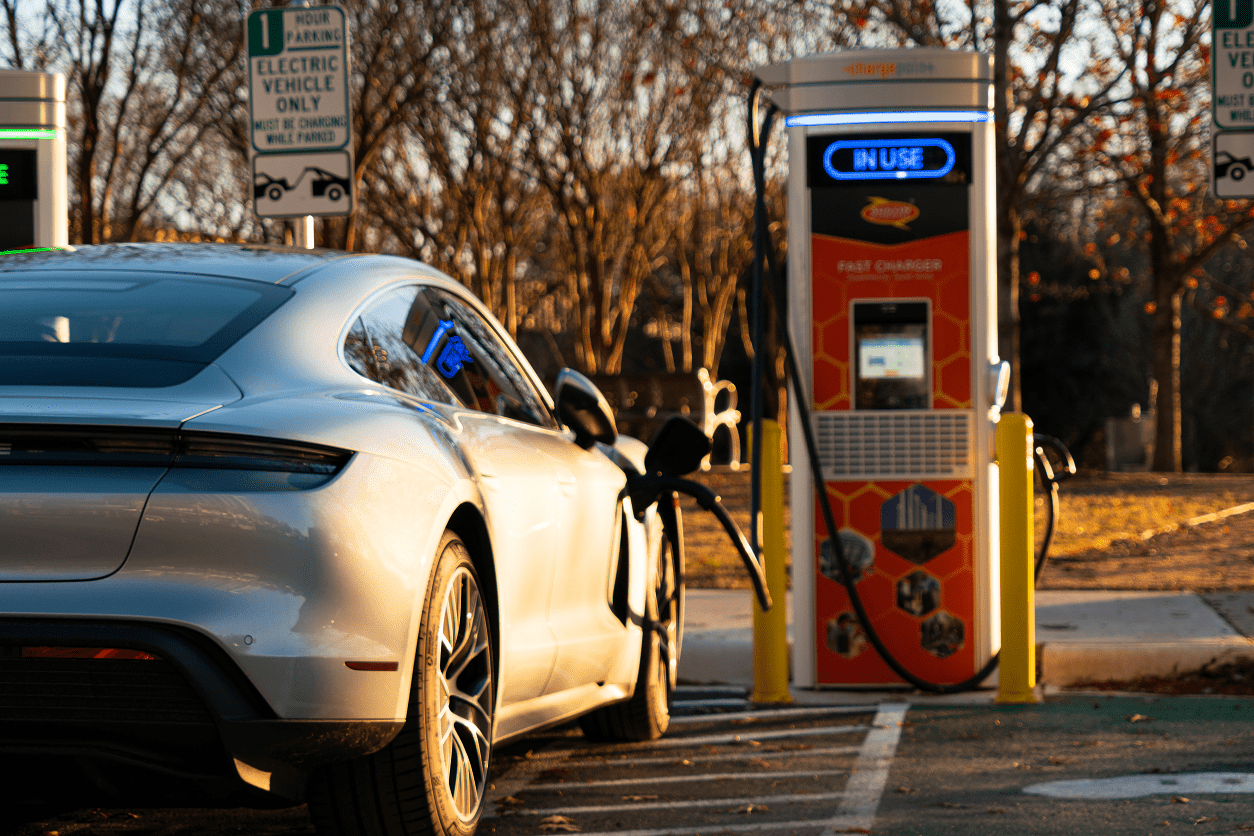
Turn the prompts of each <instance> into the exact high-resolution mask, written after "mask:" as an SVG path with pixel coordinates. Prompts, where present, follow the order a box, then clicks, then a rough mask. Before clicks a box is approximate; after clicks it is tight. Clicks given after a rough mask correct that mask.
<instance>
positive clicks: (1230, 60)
mask: <svg viewBox="0 0 1254 836" xmlns="http://www.w3.org/2000/svg"><path fill="white" fill-rule="evenodd" d="M1211 43H1212V44H1213V45H1214V47H1213V50H1212V52H1213V57H1212V60H1211V108H1212V109H1211V115H1212V118H1213V119H1214V122H1215V127H1216V128H1217V130H1215V131H1213V133H1212V137H1211V151H1212V154H1211V192H1212V193H1213V194H1214V195H1215V197H1218V198H1223V199H1227V200H1232V199H1239V198H1248V197H1254V178H1246V176H1245V175H1246V174H1248V173H1249V170H1250V168H1251V159H1252V158H1254V0H1216V2H1215V4H1214V9H1213V14H1212V16H1211Z"/></svg>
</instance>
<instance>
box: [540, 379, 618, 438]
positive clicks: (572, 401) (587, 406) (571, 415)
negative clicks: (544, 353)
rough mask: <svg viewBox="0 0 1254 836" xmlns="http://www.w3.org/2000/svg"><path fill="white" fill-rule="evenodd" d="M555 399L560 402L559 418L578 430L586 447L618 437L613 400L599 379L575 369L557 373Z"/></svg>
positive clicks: (578, 434)
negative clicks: (587, 376)
mask: <svg viewBox="0 0 1254 836" xmlns="http://www.w3.org/2000/svg"><path fill="white" fill-rule="evenodd" d="M553 400H554V401H555V402H556V403H557V417H558V419H560V420H561V422H562V423H563V424H565V425H566V426H568V427H570V428H571V430H573V431H574V433H575V443H576V444H578V445H579V446H580V447H582V448H584V449H585V450H587V449H589V448H590V447H592V445H593V444H596V443H597V442H598V441H599V442H601V443H602V444H613V443H614V439H616V438H618V426H617V425H616V424H615V423H614V413H613V412H612V411H611V410H610V405H609V402H608V401H606V400H605V396H604V395H602V394H601V390H600V389H598V388H597V387H596V384H595V383H593V382H592V381H591V380H588V378H586V377H584V376H583V375H581V374H580V373H579V372H577V371H575V370H574V369H562V370H561V371H560V372H558V373H557V382H556V384H554V386H553Z"/></svg>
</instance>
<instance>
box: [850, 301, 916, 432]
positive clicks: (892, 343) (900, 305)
mask: <svg viewBox="0 0 1254 836" xmlns="http://www.w3.org/2000/svg"><path fill="white" fill-rule="evenodd" d="M927 319H928V317H927V303H926V302H870V301H868V302H854V304H853V339H854V347H853V348H854V353H855V355H856V357H855V362H854V369H855V374H854V409H927V408H928V407H929V406H930V405H931V404H930V402H929V401H930V398H929V390H930V387H929V380H928V378H929V375H928V370H929V368H930V366H931V363H930V362H929V357H928V354H929V352H928V348H927Z"/></svg>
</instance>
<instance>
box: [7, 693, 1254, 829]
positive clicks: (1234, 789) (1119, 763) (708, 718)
mask: <svg viewBox="0 0 1254 836" xmlns="http://www.w3.org/2000/svg"><path fill="white" fill-rule="evenodd" d="M679 696H680V699H679V702H678V704H677V705H676V715H677V716H676V718H675V721H674V724H673V726H672V729H671V731H670V733H668V734H667V736H666V737H665V738H663V739H662V740H660V741H654V742H650V743H639V744H627V745H602V744H595V743H591V742H589V741H587V740H585V739H584V737H583V735H582V734H581V733H580V732H579V731H578V729H577V728H575V727H573V726H572V727H563V728H559V729H556V730H554V731H552V732H550V733H548V734H543V735H536V736H532V737H528V738H525V739H523V740H521V741H518V742H516V743H514V744H511V745H509V746H506V747H502V748H501V749H500V750H499V751H498V753H497V757H496V759H495V763H494V767H493V779H492V787H491V790H490V795H489V805H488V809H487V812H486V814H485V817H484V819H483V822H482V824H481V825H480V833H484V834H492V836H540V835H542V834H562V833H579V834H583V836H663V835H664V834H674V835H675V836H703V835H704V834H708V835H709V836H715V835H716V834H722V833H735V834H757V833H761V834H763V835H764V836H774V834H780V836H787V835H788V834H795V836H830V834H836V833H874V834H894V835H897V834H900V836H906V834H910V835H911V836H932V834H953V833H961V834H973V836H994V834H996V836H1017V834H1064V833H1068V834H1069V833H1076V834H1093V833H1102V834H1106V833H1110V834H1146V833H1148V834H1163V833H1172V832H1179V831H1180V830H1185V831H1187V832H1188V833H1190V834H1199V836H1200V835H1201V834H1236V833H1244V832H1254V804H1252V803H1251V802H1252V801H1254V723H1251V720H1252V719H1254V698H1219V697H1193V698H1181V697H1164V698H1158V697H1150V696H1131V695H1119V696H1109V695H1100V694H1075V695H1066V696H1055V697H1053V698H1051V700H1050V701H1049V702H1046V703H1043V704H1040V705H1025V706H995V705H989V704H987V702H984V703H983V704H959V705H955V704H939V703H936V702H929V701H928V700H927V698H919V697H910V698H909V699H911V700H914V702H913V703H912V704H909V705H907V704H906V703H905V702H887V701H886V702H881V703H874V702H870V701H868V702H866V703H864V704H845V705H812V704H807V705H794V706H786V707H772V708H758V709H756V710H755V709H753V708H752V707H751V706H750V705H749V704H748V703H747V702H746V701H745V700H744V698H743V692H741V691H739V690H737V689H734V688H723V689H699V688H688V689H683V690H682V691H681V693H680V695H679ZM903 699H904V697H903ZM70 806H72V805H67V804H66V803H65V800H64V799H62V800H61V803H59V804H58V803H57V799H56V798H55V792H52V793H50V794H49V795H48V797H47V798H45V799H44V802H43V803H42V804H41V805H40V806H33V805H30V804H23V803H19V802H18V800H17V799H10V803H9V804H8V805H7V812H8V815H6V816H5V819H7V821H5V823H4V824H3V825H0V833H3V834H5V836H54V835H55V836H62V834H70V833H77V834H83V836H93V834H102V836H103V834H127V836H135V835H137V834H142V836H157V835H158V834H160V835H161V836H175V835H176V834H177V836H224V834H258V836H288V834H302V836H309V835H310V834H312V832H313V831H312V828H310V826H309V824H308V821H307V819H306V818H305V817H304V810H303V808H299V807H298V808H292V809H288V810H276V811H248V810H140V809H136V810H114V809H102V808H91V809H78V810H74V809H67V808H68V807H70Z"/></svg>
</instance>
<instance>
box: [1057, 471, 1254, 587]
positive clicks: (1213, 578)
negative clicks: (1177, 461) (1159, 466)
mask: <svg viewBox="0 0 1254 836" xmlns="http://www.w3.org/2000/svg"><path fill="white" fill-rule="evenodd" d="M1060 492H1062V493H1064V494H1067V493H1070V494H1071V496H1072V497H1076V496H1077V495H1084V494H1088V495H1115V496H1124V497H1126V498H1127V501H1128V502H1140V501H1144V500H1145V498H1146V497H1149V496H1153V495H1154V494H1155V493H1159V492H1162V493H1164V494H1168V495H1171V496H1173V497H1181V498H1189V499H1192V500H1194V501H1195V502H1196V503H1197V504H1198V505H1200V506H1201V507H1203V508H1207V509H1208V510H1212V511H1222V510H1224V509H1225V508H1233V507H1234V506H1236V505H1240V504H1244V503H1247V502H1250V501H1251V500H1254V476H1245V475H1242V476H1239V477H1237V476H1226V475H1212V474H1179V475H1162V474H1115V475H1094V476H1088V477H1083V478H1078V479H1076V480H1074V481H1072V482H1070V483H1063V485H1062V487H1061V488H1060ZM1194 519H1196V518H1194ZM1063 524H1064V523H1061V522H1060V525H1063ZM1172 526H1176V527H1175V528H1174V529H1173V530H1167V531H1160V533H1156V534H1153V535H1152V536H1149V537H1144V538H1143V537H1141V536H1132V537H1127V538H1122V539H1118V540H1115V541H1114V542H1112V543H1111V544H1110V545H1109V546H1108V547H1106V548H1101V549H1085V550H1083V551H1077V552H1072V553H1070V554H1059V553H1058V552H1057V550H1051V552H1053V553H1052V554H1051V555H1050V558H1049V562H1048V563H1047V564H1046V566H1045V571H1044V573H1043V574H1042V575H1041V580H1040V584H1039V587H1040V588H1041V589H1148V590H1160V589H1161V590H1168V589H1172V590H1180V589H1188V590H1192V591H1194V592H1220V591H1236V590H1254V509H1251V510H1249V511H1246V512H1244V513H1237V514H1232V515H1231V516H1226V517H1222V518H1220V519H1216V520H1212V521H1207V522H1199V523H1197V524H1194V525H1189V524H1188V520H1177V519H1162V520H1159V521H1158V524H1157V525H1156V526H1155V527H1156V528H1159V529H1162V528H1171V527H1172Z"/></svg>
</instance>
